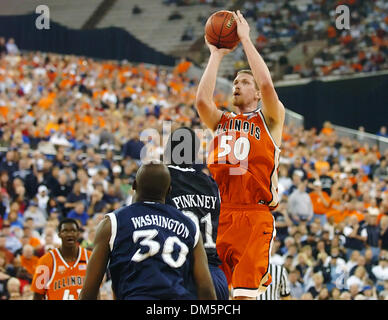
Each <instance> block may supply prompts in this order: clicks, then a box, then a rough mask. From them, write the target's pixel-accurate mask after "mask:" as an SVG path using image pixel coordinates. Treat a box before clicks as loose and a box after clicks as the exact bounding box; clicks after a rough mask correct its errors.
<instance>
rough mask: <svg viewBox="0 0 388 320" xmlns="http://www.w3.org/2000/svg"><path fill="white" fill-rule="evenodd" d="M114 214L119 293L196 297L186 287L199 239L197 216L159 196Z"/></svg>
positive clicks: (114, 274)
mask: <svg viewBox="0 0 388 320" xmlns="http://www.w3.org/2000/svg"><path fill="white" fill-rule="evenodd" d="M108 216H109V218H110V220H111V239H110V242H109V245H110V249H111V253H110V262H109V271H110V274H111V278H112V288H113V291H114V293H115V296H116V298H117V299H119V300H129V299H142V300H151V299H163V300H168V299H194V297H193V296H192V294H191V293H189V291H188V290H187V289H186V287H187V283H188V282H189V281H190V279H191V269H192V264H193V249H194V247H195V246H196V245H197V242H198V239H199V231H198V230H197V228H196V226H195V224H194V222H192V221H191V220H190V219H189V218H188V217H186V216H184V215H182V213H181V212H180V211H178V210H177V209H175V208H174V207H172V206H170V205H167V204H162V203H155V202H135V203H133V204H131V205H130V206H126V207H123V208H120V209H118V210H116V211H114V212H111V213H108Z"/></svg>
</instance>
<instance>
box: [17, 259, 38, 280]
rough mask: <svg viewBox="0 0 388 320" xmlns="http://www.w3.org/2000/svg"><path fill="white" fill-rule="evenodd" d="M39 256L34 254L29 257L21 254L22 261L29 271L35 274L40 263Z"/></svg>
mask: <svg viewBox="0 0 388 320" xmlns="http://www.w3.org/2000/svg"><path fill="white" fill-rule="evenodd" d="M38 261H39V258H38V257H37V256H32V257H31V258H30V259H27V258H26V257H25V256H23V255H22V256H20V263H21V265H22V267H23V268H24V269H26V270H27V272H28V273H29V274H30V275H31V276H33V275H34V273H35V269H36V266H37V264H38Z"/></svg>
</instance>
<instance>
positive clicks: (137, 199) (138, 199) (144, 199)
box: [134, 195, 166, 203]
mask: <svg viewBox="0 0 388 320" xmlns="http://www.w3.org/2000/svg"><path fill="white" fill-rule="evenodd" d="M135 202H157V203H166V201H165V199H157V198H152V197H145V196H142V195H138V196H137V197H136V196H135V200H134V203H135Z"/></svg>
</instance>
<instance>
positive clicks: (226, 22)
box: [205, 10, 240, 49]
mask: <svg viewBox="0 0 388 320" xmlns="http://www.w3.org/2000/svg"><path fill="white" fill-rule="evenodd" d="M205 36H206V40H207V41H208V42H209V43H210V44H212V45H214V46H216V47H217V48H227V49H231V48H233V47H234V46H236V45H237V43H238V42H239V41H240V39H239V37H238V35H237V23H236V21H235V19H234V17H233V14H232V12H231V11H227V10H221V11H217V12H215V13H213V14H212V15H211V16H210V17H209V19H208V20H207V22H206V25H205Z"/></svg>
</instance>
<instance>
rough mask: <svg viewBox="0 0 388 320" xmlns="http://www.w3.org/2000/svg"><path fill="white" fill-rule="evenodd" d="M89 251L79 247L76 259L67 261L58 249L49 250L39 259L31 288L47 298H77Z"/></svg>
mask: <svg viewBox="0 0 388 320" xmlns="http://www.w3.org/2000/svg"><path fill="white" fill-rule="evenodd" d="M91 253H92V252H91V251H90V250H86V249H85V248H81V247H79V254H78V258H77V260H76V261H74V262H72V263H69V262H66V261H65V259H64V258H63V257H62V255H61V253H60V252H59V250H58V249H53V250H50V251H49V252H48V253H46V254H45V255H44V256H42V257H41V258H40V259H39V262H38V265H37V267H36V272H35V275H34V278H33V280H32V284H31V290H32V291H33V292H36V293H39V294H42V295H46V299H47V300H78V296H79V293H80V292H81V289H82V285H83V282H84V277H85V274H86V267H87V264H88V261H89V258H90V255H91Z"/></svg>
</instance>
